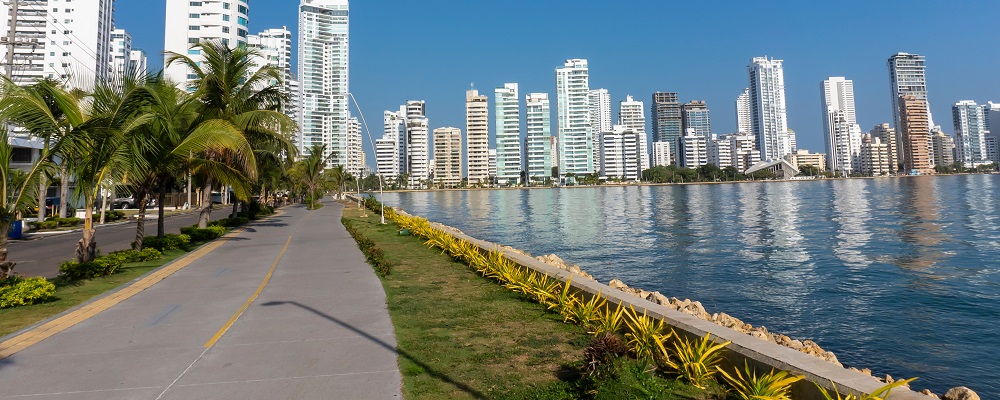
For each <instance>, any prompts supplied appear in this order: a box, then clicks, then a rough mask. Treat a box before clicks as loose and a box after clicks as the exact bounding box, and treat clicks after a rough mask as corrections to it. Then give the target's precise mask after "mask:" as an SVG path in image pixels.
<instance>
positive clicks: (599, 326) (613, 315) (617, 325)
mask: <svg viewBox="0 0 1000 400" xmlns="http://www.w3.org/2000/svg"><path fill="white" fill-rule="evenodd" d="M624 314H625V309H624V308H623V307H622V303H621V302H620V301H619V302H618V304H617V305H615V307H614V309H612V308H611V305H610V304H605V305H604V310H602V311H599V312H598V313H597V316H596V317H595V318H594V326H593V327H592V329H591V330H589V331H587V333H589V334H591V335H594V336H597V335H600V334H603V333H615V332H618V330H619V329H621V328H622V321H623V319H624V318H623V317H622V316H623V315H624Z"/></svg>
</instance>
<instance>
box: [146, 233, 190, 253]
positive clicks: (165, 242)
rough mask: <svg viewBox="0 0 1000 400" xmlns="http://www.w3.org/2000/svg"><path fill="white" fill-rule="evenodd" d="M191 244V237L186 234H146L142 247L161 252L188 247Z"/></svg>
mask: <svg viewBox="0 0 1000 400" xmlns="http://www.w3.org/2000/svg"><path fill="white" fill-rule="evenodd" d="M189 244H191V237H190V236H188V235H185V234H180V235H174V234H172V233H168V234H166V235H163V237H156V236H146V237H144V238H143V239H142V248H144V249H145V248H152V249H156V250H159V251H161V252H163V251H167V250H177V249H181V248H186V247H187V246H188V245H189Z"/></svg>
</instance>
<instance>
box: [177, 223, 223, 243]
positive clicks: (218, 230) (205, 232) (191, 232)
mask: <svg viewBox="0 0 1000 400" xmlns="http://www.w3.org/2000/svg"><path fill="white" fill-rule="evenodd" d="M181 233H182V234H185V235H188V236H190V237H191V241H192V242H207V241H209V240H212V239H215V238H217V237H219V236H222V235H224V234H226V228H224V227H221V226H214V225H213V226H209V227H207V228H204V229H202V228H199V227H198V225H194V226H188V227H184V228H181Z"/></svg>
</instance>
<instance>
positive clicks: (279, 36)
mask: <svg viewBox="0 0 1000 400" xmlns="http://www.w3.org/2000/svg"><path fill="white" fill-rule="evenodd" d="M247 45H248V46H250V48H252V49H256V50H257V51H258V52H260V54H259V58H257V59H255V60H254V68H253V69H254V70H255V71H256V70H257V69H259V68H261V67H263V66H265V65H270V66H272V67H274V68H276V69H277V70H278V71H280V72H281V81H282V83H283V84H285V85H287V84H288V82H289V81H290V80H292V32H291V31H289V30H288V28H286V27H281V28H271V29H268V30H265V31H263V32H261V33H258V34H256V35H250V36H249V37H248V38H247ZM274 83H277V82H274Z"/></svg>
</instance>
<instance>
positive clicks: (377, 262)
mask: <svg viewBox="0 0 1000 400" xmlns="http://www.w3.org/2000/svg"><path fill="white" fill-rule="evenodd" d="M340 222H341V223H342V224H344V228H346V229H347V233H350V234H351V237H353V238H354V240H355V241H356V242H358V248H360V249H361V252H362V253H364V254H365V258H366V259H367V260H368V263H369V264H371V266H372V268H374V269H375V273H377V274H378V275H379V276H381V277H385V276H387V275H389V273H390V272H392V261H389V260H387V259H386V258H385V253H383V252H382V250H381V249H379V248H378V247H375V241H373V240H371V239H369V238H367V237H365V235H363V234H362V233H361V231H359V230H358V229H357V228H355V227H354V225H353V224H351V221H350V220H348V219H347V218H341V219H340Z"/></svg>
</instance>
